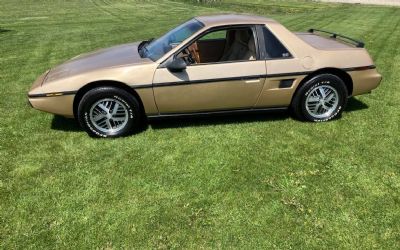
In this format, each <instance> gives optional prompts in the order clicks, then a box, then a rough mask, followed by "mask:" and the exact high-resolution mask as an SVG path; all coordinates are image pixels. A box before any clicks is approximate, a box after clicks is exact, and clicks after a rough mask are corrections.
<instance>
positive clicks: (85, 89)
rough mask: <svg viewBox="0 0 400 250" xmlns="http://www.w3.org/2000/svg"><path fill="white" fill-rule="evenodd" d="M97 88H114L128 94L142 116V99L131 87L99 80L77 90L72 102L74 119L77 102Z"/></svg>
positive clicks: (121, 83) (116, 82)
mask: <svg viewBox="0 0 400 250" xmlns="http://www.w3.org/2000/svg"><path fill="white" fill-rule="evenodd" d="M98 87H115V88H120V89H123V90H125V91H126V92H128V93H129V94H131V95H133V96H134V97H135V98H136V99H137V100H138V102H139V104H140V111H141V112H142V113H143V114H144V106H143V102H142V99H141V98H140V96H139V94H138V93H137V92H136V91H135V90H134V89H133V88H131V87H129V86H128V85H127V84H125V83H123V82H119V81H113V80H100V81H94V82H90V83H88V84H86V85H85V86H83V87H82V88H80V89H79V90H78V92H77V93H76V95H75V98H74V102H73V112H74V117H76V115H77V113H78V105H79V102H80V101H81V99H82V97H83V96H84V95H85V94H86V93H87V92H88V91H90V90H92V89H94V88H98Z"/></svg>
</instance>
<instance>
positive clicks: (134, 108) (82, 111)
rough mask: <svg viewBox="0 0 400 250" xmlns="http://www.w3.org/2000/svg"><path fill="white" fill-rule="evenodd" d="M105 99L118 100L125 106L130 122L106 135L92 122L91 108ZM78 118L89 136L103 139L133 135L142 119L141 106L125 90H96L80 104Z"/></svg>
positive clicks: (84, 97) (85, 96) (87, 95)
mask: <svg viewBox="0 0 400 250" xmlns="http://www.w3.org/2000/svg"><path fill="white" fill-rule="evenodd" d="M105 98H110V99H115V100H118V101H119V102H121V103H122V104H123V105H124V106H125V108H126V110H127V112H128V121H127V123H126V125H125V126H124V127H123V128H122V129H121V130H118V131H116V132H107V133H105V132H103V131H100V130H98V129H97V128H96V127H95V126H94V124H93V123H92V122H91V121H90V109H91V107H92V106H93V104H94V103H96V102H97V101H99V100H101V99H105ZM78 116H79V122H80V124H81V126H82V127H83V128H84V129H85V130H86V131H87V132H88V133H89V135H91V136H93V137H103V138H113V137H120V136H125V135H128V134H130V133H132V131H133V129H134V128H135V127H136V126H137V124H138V122H139V119H140V113H139V105H138V103H137V101H136V100H135V99H134V98H133V96H131V95H130V94H129V93H127V92H126V91H124V90H120V89H116V88H111V87H103V88H96V89H93V90H91V91H89V92H88V93H86V94H85V95H84V96H83V98H82V100H81V102H80V104H79V108H78Z"/></svg>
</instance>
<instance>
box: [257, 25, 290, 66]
mask: <svg viewBox="0 0 400 250" xmlns="http://www.w3.org/2000/svg"><path fill="white" fill-rule="evenodd" d="M263 32H264V41H265V49H266V50H267V58H268V59H276V58H289V57H291V56H292V55H291V54H290V53H289V51H288V50H287V49H286V48H285V46H283V45H282V43H281V42H280V41H279V40H278V39H277V38H276V37H275V36H274V34H272V32H271V31H269V30H268V29H267V28H265V27H263Z"/></svg>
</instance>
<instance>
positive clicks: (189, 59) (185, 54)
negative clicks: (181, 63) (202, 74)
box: [182, 48, 196, 65]
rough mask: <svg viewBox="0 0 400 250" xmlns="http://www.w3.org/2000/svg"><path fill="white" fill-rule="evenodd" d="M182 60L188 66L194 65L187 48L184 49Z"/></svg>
mask: <svg viewBox="0 0 400 250" xmlns="http://www.w3.org/2000/svg"><path fill="white" fill-rule="evenodd" d="M182 58H183V60H185V62H186V63H187V64H188V65H190V64H195V63H196V60H195V59H194V58H193V55H192V53H191V52H190V50H189V48H185V49H184V50H183V56H182Z"/></svg>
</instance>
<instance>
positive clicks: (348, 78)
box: [292, 68, 353, 100]
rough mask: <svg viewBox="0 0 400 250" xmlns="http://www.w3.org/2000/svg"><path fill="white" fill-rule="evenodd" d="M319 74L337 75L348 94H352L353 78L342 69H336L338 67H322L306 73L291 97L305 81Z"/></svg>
mask: <svg viewBox="0 0 400 250" xmlns="http://www.w3.org/2000/svg"><path fill="white" fill-rule="evenodd" d="M321 74H332V75H335V76H337V77H339V78H340V79H342V81H343V82H344V84H345V86H346V89H347V93H348V95H349V96H351V95H352V94H353V79H352V78H351V76H350V75H349V74H348V73H347V72H346V71H344V70H342V69H338V68H322V69H319V70H316V71H314V72H312V73H311V74H309V75H307V76H306V77H305V78H304V79H303V80H301V82H300V84H299V86H298V87H297V89H296V91H295V93H294V95H293V97H294V96H295V95H296V93H297V91H298V90H299V89H300V87H301V86H302V85H303V84H304V83H306V82H307V81H308V80H310V79H311V78H313V77H314V76H317V75H321ZM293 97H292V100H293Z"/></svg>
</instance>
